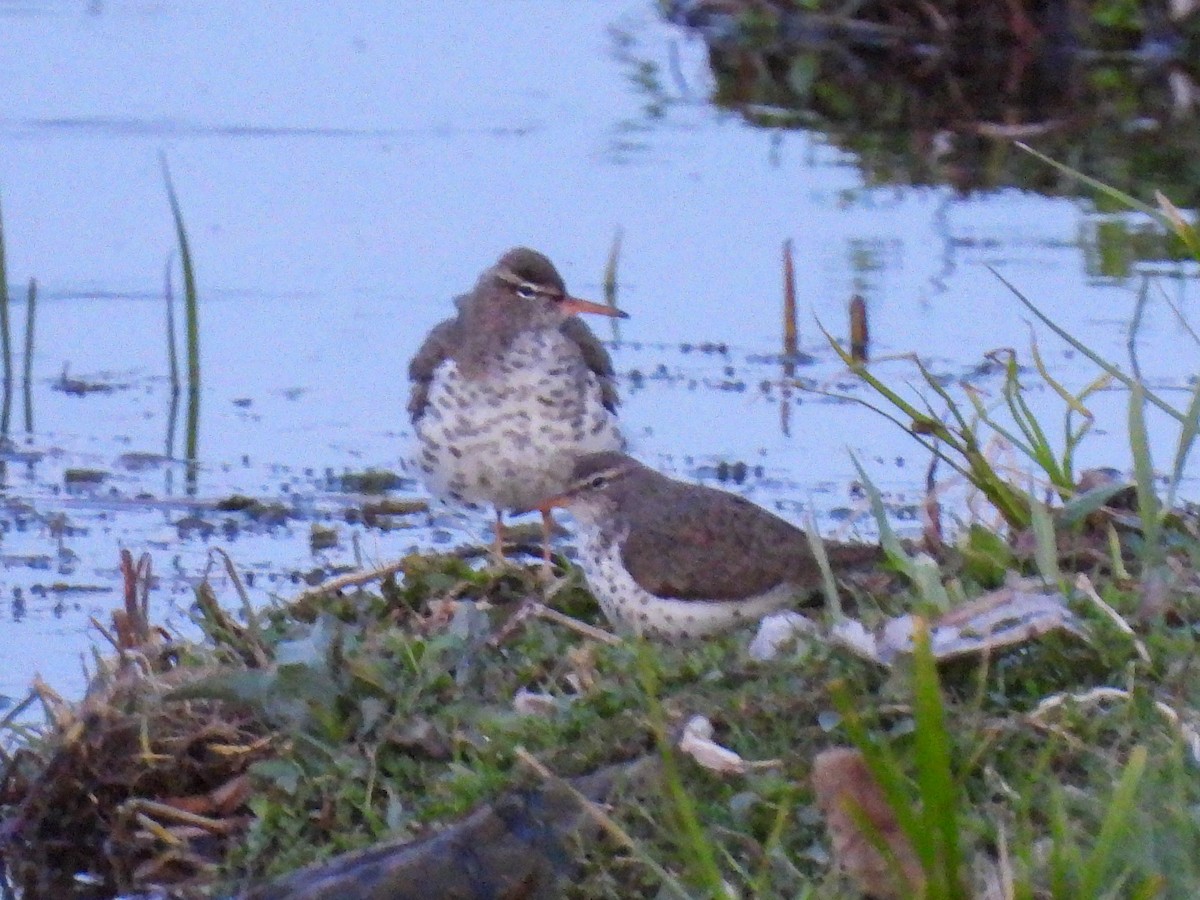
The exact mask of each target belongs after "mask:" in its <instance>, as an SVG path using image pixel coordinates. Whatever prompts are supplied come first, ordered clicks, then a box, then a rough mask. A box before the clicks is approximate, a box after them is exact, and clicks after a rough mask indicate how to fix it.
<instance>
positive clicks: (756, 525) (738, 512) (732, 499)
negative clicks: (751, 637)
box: [536, 452, 883, 640]
mask: <svg viewBox="0 0 1200 900" xmlns="http://www.w3.org/2000/svg"><path fill="white" fill-rule="evenodd" d="M555 506H562V507H566V508H567V509H568V510H569V511H570V513H571V515H572V516H573V517H574V519H575V521H576V522H577V523H578V525H579V563H580V565H581V566H582V567H583V571H584V574H585V575H586V576H587V581H588V586H589V587H590V588H591V589H592V593H594V594H595V595H596V598H597V599H598V600H599V601H600V607H601V609H603V611H604V614H605V616H607V617H608V619H609V621H611V622H612V623H613V624H614V625H617V626H622V627H625V628H627V629H630V630H632V631H634V632H637V633H640V634H645V635H648V636H652V637H659V638H665V639H668V640H671V639H678V638H691V637H697V636H701V635H706V634H713V633H715V632H718V631H724V630H728V629H730V628H734V627H736V626H738V625H743V624H747V623H751V622H755V621H757V620H758V619H761V618H762V617H763V616H764V615H766V614H767V613H769V612H772V611H774V610H776V609H779V608H780V607H782V606H784V605H786V604H787V603H788V602H789V601H790V600H793V599H794V598H796V597H797V596H798V595H802V594H805V593H808V592H811V591H812V590H813V589H815V588H817V587H819V586H820V584H821V572H820V569H819V567H818V565H817V561H816V559H815V558H814V556H813V553H812V550H811V548H810V546H809V543H808V537H807V536H806V535H805V533H804V532H803V531H801V530H800V529H799V528H796V527H795V526H794V525H792V524H790V523H788V522H785V521H784V520H783V519H781V518H779V517H778V516H776V515H774V514H772V513H769V512H767V511H766V510H765V509H763V508H762V507H761V506H756V505H755V504H753V503H751V502H750V501H749V500H747V499H745V498H744V497H739V496H738V495H737V494H730V493H727V492H725V491H719V490H716V489H715V488H710V487H705V486H703V485H695V484H685V483H684V482H682V481H675V480H674V479H672V478H668V477H667V476H666V475H663V474H661V473H659V472H656V471H654V470H653V469H651V468H648V467H646V466H644V465H642V464H641V463H639V462H638V461H637V460H635V459H633V458H631V457H629V456H626V455H625V454H624V453H619V452H601V453H591V454H588V455H585V456H581V457H580V458H579V459H577V460H576V461H575V465H574V470H573V472H572V475H571V479H570V484H569V486H568V487H567V489H566V490H565V491H562V492H560V493H558V494H556V495H554V496H551V497H548V498H546V499H543V500H542V502H541V503H539V504H538V505H537V507H536V508H537V509H540V510H542V511H543V512H547V511H549V510H550V509H551V508H553V507H555ZM825 551H826V554H827V555H828V557H829V562H830V565H831V566H832V567H833V568H834V569H835V570H837V569H839V568H853V567H858V566H865V565H868V564H870V563H877V562H879V561H880V560H881V559H882V555H883V554H882V551H881V550H880V548H879V547H877V546H874V545H870V544H841V543H833V542H827V543H826V544H825Z"/></svg>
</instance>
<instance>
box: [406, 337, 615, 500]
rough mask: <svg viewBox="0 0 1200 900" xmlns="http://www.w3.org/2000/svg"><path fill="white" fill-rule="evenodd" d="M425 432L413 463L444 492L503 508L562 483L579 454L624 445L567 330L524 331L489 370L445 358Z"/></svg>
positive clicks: (420, 428)
mask: <svg viewBox="0 0 1200 900" xmlns="http://www.w3.org/2000/svg"><path fill="white" fill-rule="evenodd" d="M535 351H536V352H535ZM416 432H417V448H416V456H415V459H414V463H415V465H416V467H417V470H418V471H420V472H421V474H422V476H423V478H424V481H425V484H426V486H427V487H428V488H429V490H430V491H431V492H432V493H433V494H434V495H435V496H438V497H441V498H445V499H452V500H457V501H461V502H467V503H486V504H490V505H493V506H496V507H498V508H500V509H516V508H521V507H528V506H532V505H534V504H536V503H537V502H539V501H540V500H543V499H545V498H546V497H548V496H550V495H552V494H556V493H558V492H559V491H562V490H563V489H564V488H565V487H566V483H567V480H568V478H569V477H570V473H571V467H572V464H573V462H574V459H575V457H576V456H577V455H579V454H581V453H590V452H593V451H598V450H617V449H620V448H621V447H622V445H623V441H622V439H621V435H620V432H619V431H618V430H617V420H616V416H615V415H614V414H613V413H611V412H610V411H609V410H608V409H606V408H605V407H604V405H603V403H602V402H601V391H600V383H599V380H598V379H597V377H596V374H595V373H594V372H592V371H591V370H589V369H588V368H587V367H586V366H585V365H584V364H583V361H582V359H581V358H580V356H579V351H578V349H577V348H576V346H575V345H574V343H573V342H571V341H570V340H569V339H568V338H566V337H565V336H563V335H561V334H559V333H558V332H553V333H546V332H542V333H539V335H537V336H536V337H534V336H530V335H521V336H520V337H518V338H517V340H516V341H515V342H514V343H513V346H512V347H511V348H510V350H509V352H508V353H507V354H506V356H505V357H504V358H503V359H502V360H500V361H499V362H498V364H497V366H496V367H494V368H493V369H492V370H491V371H489V372H488V374H487V375H486V377H481V378H468V377H464V376H463V375H462V374H461V373H460V372H459V370H458V365H457V363H455V361H454V360H446V361H445V362H444V363H442V364H441V366H439V367H438V369H437V371H436V372H435V373H434V377H433V384H432V388H431V390H430V392H429V405H428V407H427V408H426V410H425V412H424V414H423V415H422V416H421V418H420V419H418V420H417V423H416Z"/></svg>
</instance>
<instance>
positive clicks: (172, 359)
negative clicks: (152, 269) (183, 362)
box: [163, 250, 179, 394]
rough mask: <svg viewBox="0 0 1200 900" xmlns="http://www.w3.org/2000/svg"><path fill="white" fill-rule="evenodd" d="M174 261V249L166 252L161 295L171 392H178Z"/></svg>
mask: <svg viewBox="0 0 1200 900" xmlns="http://www.w3.org/2000/svg"><path fill="white" fill-rule="evenodd" d="M174 263H175V251H174V250H172V251H171V252H170V253H168V254H167V265H166V267H165V269H164V270H163V295H164V296H165V298H166V301H167V365H168V366H169V368H170V371H171V393H172V394H178V393H179V353H178V351H177V350H176V347H175V291H174V290H173V289H172V286H171V267H172V266H173V265H174Z"/></svg>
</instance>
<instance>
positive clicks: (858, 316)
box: [850, 294, 871, 363]
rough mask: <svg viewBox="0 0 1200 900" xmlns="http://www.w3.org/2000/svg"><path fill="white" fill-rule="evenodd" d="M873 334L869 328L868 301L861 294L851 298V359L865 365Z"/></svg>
mask: <svg viewBox="0 0 1200 900" xmlns="http://www.w3.org/2000/svg"><path fill="white" fill-rule="evenodd" d="M870 348H871V332H870V329H869V328H868V326H867V301H866V300H864V299H863V298H862V295H861V294H855V295H854V296H853V297H851V298H850V358H851V359H853V360H854V361H855V362H856V363H865V362H866V361H867V359H868V358H869V356H870Z"/></svg>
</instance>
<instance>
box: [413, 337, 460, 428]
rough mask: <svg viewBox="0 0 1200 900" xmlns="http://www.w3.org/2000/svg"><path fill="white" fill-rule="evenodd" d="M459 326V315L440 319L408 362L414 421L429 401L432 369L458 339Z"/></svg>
mask: <svg viewBox="0 0 1200 900" xmlns="http://www.w3.org/2000/svg"><path fill="white" fill-rule="evenodd" d="M459 327H460V326H459V321H458V319H457V318H454V319H446V321H444V322H439V323H438V324H437V325H435V326H434V328H433V330H432V331H431V332H429V335H428V337H426V338H425V343H423V344H421V349H420V350H418V351H417V353H416V355H415V356H414V357H413V358H412V361H411V362H409V364H408V381H409V393H408V416H409V418H410V419H411V420H412V421H413V422H416V421H417V420H418V419H419V418H421V416H422V415H423V414H424V413H425V408H426V407H427V406H428V405H429V386H430V384H431V383H432V381H433V373H434V371H436V369H437V367H438V366H440V365H441V364H442V363H443V362H444V361H445V360H446V359H447V357H449V356H450V354H451V351H452V350H453V348H454V346H455V345H456V344H457V343H458V340H459Z"/></svg>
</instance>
